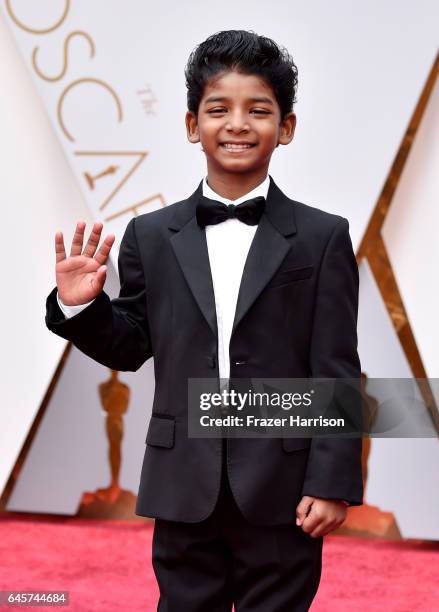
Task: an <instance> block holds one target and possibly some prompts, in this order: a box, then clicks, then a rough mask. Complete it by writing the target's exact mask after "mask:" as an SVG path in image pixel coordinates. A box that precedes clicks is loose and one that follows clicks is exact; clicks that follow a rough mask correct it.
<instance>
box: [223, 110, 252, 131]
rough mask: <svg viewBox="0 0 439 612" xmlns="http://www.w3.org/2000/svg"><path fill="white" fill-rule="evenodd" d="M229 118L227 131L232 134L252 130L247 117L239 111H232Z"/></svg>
mask: <svg viewBox="0 0 439 612" xmlns="http://www.w3.org/2000/svg"><path fill="white" fill-rule="evenodd" d="M227 118H228V121H227V124H226V129H227V130H229V131H231V132H241V131H243V130H245V131H248V130H249V129H250V128H249V125H248V120H247V117H246V116H245V115H244V113H242V112H241V111H239V110H236V111H233V112H232V111H231V112H230V113H229V114H228V117H227Z"/></svg>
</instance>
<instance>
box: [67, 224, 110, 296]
mask: <svg viewBox="0 0 439 612" xmlns="http://www.w3.org/2000/svg"><path fill="white" fill-rule="evenodd" d="M85 225H86V224H85V222H84V221H78V223H77V224H76V231H75V235H74V236H73V240H72V246H71V249H70V255H69V257H66V251H65V248H64V238H63V235H62V232H57V233H56V234H55V251H56V268H55V270H56V285H57V287H58V295H59V297H60V299H61V301H62V302H63V304H65V305H66V306H76V305H78V304H85V303H86V302H90V301H91V300H93V299H94V298H95V297H97V296H98V295H99V293H100V292H101V291H102V289H103V287H104V284H105V279H106V276H107V266H106V265H105V262H106V261H107V259H108V255H109V253H110V250H111V247H112V245H113V242H114V239H115V236H114V234H110V235H108V236H107V237H106V238H105V240H104V241H103V243H102V244H101V246H100V247H99V249H98V245H99V240H100V238H101V233H102V228H103V224H102V223H99V222H96V223H94V225H93V229H92V231H91V233H90V237H89V239H88V241H87V244H86V245H85V248H84V250H83V249H82V246H83V242H84V232H85Z"/></svg>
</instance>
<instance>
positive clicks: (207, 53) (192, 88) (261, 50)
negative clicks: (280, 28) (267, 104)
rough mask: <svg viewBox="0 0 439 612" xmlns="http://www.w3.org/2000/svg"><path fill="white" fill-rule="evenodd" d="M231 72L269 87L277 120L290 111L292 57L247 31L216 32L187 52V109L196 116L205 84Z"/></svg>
mask: <svg viewBox="0 0 439 612" xmlns="http://www.w3.org/2000/svg"><path fill="white" fill-rule="evenodd" d="M232 70H233V71H236V72H240V73H241V74H254V75H256V76H259V77H261V78H263V79H264V80H265V81H266V83H268V85H270V87H271V88H272V90H273V93H274V95H275V97H276V100H277V103H278V104H279V107H280V111H281V120H282V119H283V118H284V117H285V115H286V114H287V113H289V112H291V111H292V110H293V105H294V103H295V102H296V101H297V100H296V92H297V82H298V80H297V73H298V71H297V66H296V65H295V63H294V61H293V58H292V57H291V55H290V54H289V53H288V51H287V49H286V48H285V47H281V46H279V45H278V44H276V43H275V42H274V41H273V40H272V39H271V38H267V37H265V36H260V35H258V34H256V33H255V32H253V31H251V30H250V31H247V30H223V31H221V32H216V33H215V34H212V35H211V36H209V37H208V38H207V39H206V40H205V41H204V42H202V43H200V44H199V45H198V46H197V47H195V49H194V50H193V51H192V52H191V54H190V56H189V59H188V61H187V64H186V67H185V71H184V74H185V78H186V87H187V106H188V110H189V111H192V112H193V113H194V114H195V115H196V116H197V115H198V108H199V105H200V100H201V98H202V96H203V92H204V88H205V86H206V84H207V83H208V81H209V80H210V79H211V78H212V77H214V76H216V75H218V74H220V73H222V72H229V71H232Z"/></svg>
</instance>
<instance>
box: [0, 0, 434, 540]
mask: <svg viewBox="0 0 439 612" xmlns="http://www.w3.org/2000/svg"><path fill="white" fill-rule="evenodd" d="M232 7H233V19H232V18H231V17H230V13H231V11H230V10H228V8H232ZM1 8H2V17H3V21H2V23H1V24H0V25H1V28H2V32H1V34H2V36H1V37H0V45H1V47H0V51H1V52H2V58H3V59H2V70H3V72H4V74H3V78H2V82H3V83H7V87H6V88H3V89H4V94H3V96H2V100H1V101H0V104H1V105H2V107H1V111H2V112H0V121H1V127H2V135H3V134H4V138H2V144H1V145H0V146H1V147H2V164H1V166H2V171H3V172H4V174H5V177H4V180H2V181H1V184H0V193H1V196H2V200H4V201H8V202H14V207H12V206H9V207H5V208H4V209H5V210H7V212H6V215H7V217H6V222H7V227H8V228H11V229H14V230H15V231H9V232H7V234H6V236H4V241H3V243H2V249H4V251H3V253H2V256H3V261H5V260H7V259H5V258H7V257H8V256H9V257H10V253H11V252H14V253H16V252H17V250H16V248H15V244H16V235H17V232H21V233H20V236H21V238H22V239H24V241H25V243H26V245H28V249H20V250H19V252H18V253H17V255H16V259H15V260H14V263H16V266H15V265H14V271H9V272H8V271H7V270H6V273H5V276H4V278H5V287H7V290H8V296H9V295H10V296H12V297H11V298H10V299H9V298H8V300H2V305H1V308H2V321H3V325H4V329H3V330H2V331H3V332H4V334H3V338H4V339H5V342H4V344H3V348H2V351H3V353H2V360H4V364H2V365H3V368H2V372H5V371H8V374H9V375H8V376H7V379H6V380H5V381H4V382H3V384H4V386H5V393H4V394H3V396H4V397H6V398H7V402H6V406H7V407H6V412H5V422H6V424H7V427H6V429H2V433H1V434H0V435H1V436H2V438H1V439H0V444H1V446H2V449H3V448H5V449H6V452H5V453H4V455H3V456H2V461H1V465H0V469H1V473H0V488H1V486H2V483H3V484H4V483H5V481H6V479H7V477H8V474H9V472H10V469H11V467H12V465H13V463H14V461H15V458H16V455H17V453H18V451H19V449H20V445H21V443H22V441H23V439H24V438H25V435H26V433H27V430H28V427H29V426H30V424H31V423H32V420H33V417H34V415H35V413H36V411H37V410H38V407H39V403H40V401H41V398H42V395H43V391H44V389H45V387H46V386H47V384H48V382H49V380H50V378H51V376H52V374H53V371H54V369H55V367H56V364H57V362H58V359H59V356H60V354H61V351H62V349H63V347H64V343H62V342H61V341H60V339H59V338H56V337H54V336H53V335H52V334H50V333H49V332H47V330H46V329H45V327H44V321H43V316H44V299H45V296H46V295H47V293H48V292H49V290H50V289H51V287H52V286H53V284H54V274H53V252H52V251H53V235H54V232H55V231H56V230H57V229H62V230H63V231H64V232H65V234H66V237H67V238H68V239H70V237H71V234H72V231H73V226H74V221H75V220H77V219H78V218H85V219H86V220H88V221H91V219H92V218H93V219H100V220H103V221H104V223H105V230H104V231H106V232H114V233H116V235H117V237H118V239H120V237H121V235H122V232H123V230H124V228H125V226H126V224H127V223H128V220H129V218H130V217H131V216H132V214H133V211H134V208H135V209H136V212H137V213H139V214H141V213H143V212H148V211H149V210H153V209H154V208H156V207H158V206H162V205H166V204H169V203H172V202H173V201H176V200H179V199H182V198H183V197H186V196H187V195H189V194H190V193H191V192H192V191H193V190H194V189H195V187H196V186H197V184H198V182H199V180H200V179H201V177H202V176H203V174H204V172H205V161H204V155H203V153H202V152H201V149H200V145H199V144H198V145H195V146H194V145H190V144H189V143H188V141H187V139H186V134H185V128H184V114H185V111H186V89H185V86H184V75H183V69H184V65H185V63H186V60H187V57H188V55H189V53H190V51H191V50H192V49H193V47H194V46H195V45H196V44H197V43H199V42H201V41H202V40H203V39H204V38H206V37H207V36H208V35H209V34H211V33H213V32H215V31H218V30H221V29H231V28H233V29H239V28H242V29H252V30H254V31H256V32H258V33H261V34H265V35H267V36H270V37H272V38H274V39H275V40H276V41H278V42H279V43H281V44H284V45H285V46H287V48H288V49H289V50H290V51H291V52H292V54H293V56H294V58H295V61H296V63H297V64H298V67H299V91H298V103H297V106H296V109H295V110H296V113H297V116H298V125H297V130H296V136H295V139H294V140H293V142H292V143H291V144H290V145H289V146H288V147H279V149H278V150H276V152H275V154H274V156H273V159H272V164H271V168H270V173H271V174H272V175H273V177H274V178H275V180H276V182H277V183H278V184H279V185H280V187H281V188H282V189H284V190H285V191H286V192H287V193H288V195H290V197H292V198H294V199H298V200H301V201H303V202H305V203H307V204H311V205H313V206H318V207H319V208H322V209H325V210H328V211H331V212H335V213H338V214H342V215H343V216H346V217H347V218H348V219H349V221H350V227H351V236H352V240H353V244H354V248H356V247H357V246H358V244H359V242H360V240H361V238H362V235H363V232H364V229H365V227H366V226H367V222H368V219H369V216H370V214H371V212H372V210H373V207H374V205H375V202H376V200H377V197H378V194H379V193H380V191H381V188H382V186H383V183H384V181H385V179H386V176H387V173H388V170H389V168H390V165H391V162H392V160H393V157H394V155H395V153H396V151H397V149H398V147H399V144H400V141H401V138H402V136H403V134H404V131H405V128H406V126H407V123H408V120H409V118H410V116H411V113H412V111H413V109H414V107H415V105H416V102H417V100H418V98H419V95H420V92H421V90H422V87H423V85H424V82H425V79H426V76H427V74H428V72H429V70H430V67H431V64H432V62H433V59H434V55H435V53H436V40H437V36H436V30H437V27H436V24H437V18H438V15H439V11H438V7H437V3H435V2H433V1H430V0H421V1H420V2H417V3H412V2H397V1H396V0H392V1H388V2H386V3H382V2H379V1H377V0H369V1H368V2H366V3H355V6H354V5H353V4H352V2H350V1H348V0H337V1H335V2H332V3H327V2H325V1H324V0H317V1H315V2H313V3H303V2H298V1H294V0H290V1H288V2H287V1H277V2H273V3H271V5H270V19H269V20H267V14H266V11H267V7H266V4H265V3H262V2H259V3H255V2H254V1H253V2H248V1H244V2H240V3H235V2H230V0H225V2H223V3H222V4H221V13H220V11H215V12H214V11H209V13H208V14H206V10H207V9H206V4H205V3H204V2H199V1H195V0H189V1H187V2H184V3H175V5H173V7H172V13H171V16H170V14H169V5H166V4H163V3H162V4H155V3H154V4H153V3H145V2H140V0H136V1H132V2H130V3H128V4H127V3H124V2H121V1H120V0H118V1H116V0H106V1H105V2H104V1H103V0H95V1H94V2H93V3H89V2H86V1H85V0H76V2H74V3H69V2H67V1H66V2H63V1H59V2H54V1H53V0H41V1H39V2H38V3H29V2H26V0H10V1H9V2H6V1H3V2H2V4H1ZM249 15H251V19H249ZM188 16H189V17H190V18H188ZM5 24H6V25H7V27H8V29H9V31H10V32H11V33H12V35H13V37H14V38H15V42H16V47H14V46H13V45H12V42H11V37H10V35H9V33H8V32H7V31H5ZM182 24H184V27H182ZM3 31H4V32H3ZM3 34H4V36H3ZM17 49H18V50H19V53H20V54H21V59H20V58H19V57H18V54H17ZM25 68H26V71H25ZM41 101H42V102H43V106H44V108H45V110H46V113H47V117H48V121H47V119H46V117H45V116H44V114H43V112H42V106H41ZM429 121H433V122H436V123H434V124H435V125H436V126H437V116H436V117H433V118H432V115H430V119H429ZM53 135H56V136H57V137H58V138H57V140H55V139H54V138H53ZM19 145H20V146H19ZM61 153H63V154H64V156H65V157H62V154H61ZM425 156H426V157H428V159H429V160H430V163H431V164H432V167H433V164H436V167H437V148H436V149H434V148H433V147H431V146H430V148H427V150H425ZM65 160H67V161H68V163H69V166H70V172H69V170H68V167H67V165H66V164H65ZM421 167H424V164H422V163H421ZM41 168H43V170H41ZM407 176H408V175H407ZM418 177H419V166H418V168H417V170H415V171H412V172H411V174H410V176H409V177H408V178H407V179H406V182H405V183H401V187H400V190H401V191H400V192H399V193H398V197H399V198H400V201H403V200H404V201H405V204H404V206H405V210H407V211H409V212H408V213H407V214H408V215H412V216H413V218H414V219H415V218H416V219H418V220H419V217H420V215H422V217H425V218H426V219H428V221H427V222H426V223H425V224H423V232H424V233H418V234H416V235H414V234H412V235H411V242H410V254H411V255H410V257H409V258H407V257H406V256H405V255H406V251H405V250H404V244H406V243H405V238H404V242H403V241H402V239H401V235H400V234H398V232H399V231H405V232H407V231H408V230H407V227H412V228H413V227H414V226H413V223H411V224H409V226H407V225H405V226H404V227H405V229H404V230H399V229H395V228H396V227H398V220H399V218H401V213H400V212H397V210H399V211H400V210H401V208H398V209H396V208H395V209H394V211H392V214H393V215H394V216H393V218H392V217H390V218H389V221H388V224H386V228H385V234H386V235H385V237H386V240H388V241H389V248H390V252H391V256H392V263H393V264H394V265H395V267H396V268H397V270H398V280H400V282H401V284H402V288H403V290H404V297H405V298H407V301H408V303H409V307H410V310H409V312H410V318H411V321H412V322H416V321H424V322H425V321H427V322H429V323H430V324H431V325H432V324H433V323H434V321H433V320H432V312H433V310H432V308H431V307H428V308H426V300H425V299H414V298H413V295H414V292H413V291H411V289H410V284H409V283H410V278H411V277H410V274H412V278H413V274H414V273H413V268H411V270H412V271H411V272H410V273H406V271H407V266H408V264H407V262H408V260H410V261H411V262H412V263H413V262H414V261H418V262H419V266H420V268H421V269H422V270H424V271H425V278H427V279H428V278H432V274H433V273H434V266H435V263H436V262H437V261H439V247H438V243H437V240H434V232H435V231H436V228H437V224H436V225H435V224H434V223H433V222H432V220H433V219H436V220H437V217H433V215H434V214H435V213H434V210H433V208H434V207H433V201H434V198H435V197H436V198H437V186H436V188H435V187H434V186H433V183H432V181H428V183H427V185H426V184H425V181H419V180H417V178H418ZM73 179H76V180H73ZM415 181H417V182H416V183H415ZM413 189H415V190H416V195H415V196H414V195H413ZM410 190H412V191H410ZM404 192H405V193H407V192H408V193H410V196H409V197H407V198H405V199H404V196H403V193H404ZM421 200H422V209H421V208H419V203H420V202H421ZM84 202H86V203H87V205H88V209H89V211H90V212H86V211H85V209H84V205H83V203H84ZM17 209H18V210H19V211H20V212H19V214H17ZM421 211H422V212H421ZM430 215H431V219H430ZM405 218H407V216H406V217H405ZM436 223H437V221H436ZM23 226H25V227H26V229H23ZM425 232H427V233H425ZM426 239H427V241H428V243H429V245H430V248H429V250H428V260H426V256H427V254H426V252H425V242H426ZM422 245H424V246H423V247H422V248H421V246H422ZM117 248H118V244H116V248H115V249H114V253H113V255H114V257H117ZM29 249H31V250H32V254H33V255H32V266H33V268H34V271H32V273H31V274H30V273H29V271H28V265H29ZM404 253H405V255H404ZM363 277H364V273H363V271H362V278H363ZM368 287H369V288H370V291H368V290H367V288H368ZM372 287H373V284H370V283H369V284H367V283H365V285H364V289H362V293H361V300H362V308H363V311H364V310H365V309H366V311H367V309H368V307H369V304H372V300H375V299H378V300H379V299H380V298H379V296H378V297H377V296H374V295H373V289H372ZM423 287H424V290H425V281H424V285H423ZM11 289H12V291H11ZM417 290H418V287H417ZM23 294H25V295H26V304H25V305H24V303H23V302H22V301H21V302H20V301H19V299H20V298H21V296H22V295H23ZM424 295H425V293H424ZM428 295H430V294H428ZM435 299H437V295H436V297H435ZM11 303H13V304H14V306H13V308H12V309H11ZM436 311H437V308H436ZM17 329H20V341H19V343H18V345H17V334H16V330H17ZM419 329H420V330H421V331H420V332H418V333H417V332H416V329H415V335H416V337H417V340H418V343H419V344H420V350H421V354H422V355H423V357H424V359H425V360H426V361H428V364H426V365H427V366H428V373H429V375H430V376H438V366H437V364H438V352H437V351H438V349H437V342H436V346H435V345H434V343H432V342H431V340H430V338H431V335H432V334H431V332H430V334H429V333H428V329H431V328H430V326H429V325H428V324H427V325H424V326H422V325H421V326H420V328H419ZM359 331H360V349H361V347H362V346H365V347H366V345H369V346H370V351H368V350H367V349H366V348H364V349H363V350H360V357H361V361H362V364H363V367H364V369H365V370H366V371H369V372H371V370H372V369H373V368H374V364H375V361H376V356H377V350H378V348H379V352H380V354H381V355H385V356H387V359H388V362H389V360H391V359H392V358H393V353H392V350H391V344H392V343H388V344H384V345H383V344H382V343H380V344H379V347H378V340H379V339H380V338H382V335H381V331H382V330H381V329H379V328H377V327H373V328H370V327H366V328H363V327H360V328H359ZM389 333H390V334H392V333H393V330H391V329H389ZM365 334H367V335H368V336H370V335H371V334H374V335H375V336H376V338H377V342H376V343H372V345H371V344H370V343H365V342H364V341H362V338H365ZM394 369H395V370H397V371H398V372H399V374H394V375H396V376H397V375H400V376H405V375H406V373H405V372H406V370H405V369H404V367H403V365H401V368H400V369H398V368H394ZM78 374H79V373H78ZM75 375H77V374H75V372H74V371H71V372H70V376H71V377H72V379H74V377H75ZM370 375H373V374H370ZM375 375H376V374H375ZM380 375H381V376H385V375H387V374H384V373H383V374H380ZM23 376H26V380H27V382H26V388H24V384H23ZM136 376H142V377H143V378H142V380H143V381H147V383H148V389H149V391H151V389H150V384H151V383H150V379H149V378H148V377H146V378H145V373H142V371H140V372H138V373H137V374H136ZM68 388H70V385H66V393H67V389H68ZM58 401H63V400H62V396H59V397H58ZM65 401H67V395H66V399H65ZM93 401H94V402H95V403H96V406H94V405H93ZM98 407H99V406H98V405H97V400H96V399H95V400H90V407H89V410H94V409H96V410H97V409H98ZM52 408H53V407H52V406H50V409H52ZM148 410H149V407H148V406H145V413H146V414H147V413H148ZM47 418H50V410H49V413H48V416H47ZM139 427H142V428H145V427H146V425H145V422H144V421H143V418H142V422H141V423H139ZM145 431H146V429H145ZM32 452H38V449H37V446H35V448H34V449H33V451H32ZM136 452H138V451H136ZM432 453H433V455H430V456H429V458H427V460H428V461H430V465H431V461H432V460H437V457H436V455H435V454H434V453H435V451H434V450H433V451H432ZM28 461H31V459H30V458H29V460H28ZM428 461H427V464H425V466H424V467H425V469H426V470H427V475H428V473H429V472H428ZM31 464H32V463H29V464H28V465H31ZM421 467H422V466H421ZM380 474H381V473H380V469H379V464H378V466H377V467H376V468H374V470H373V471H371V473H370V477H369V481H370V485H369V486H370V487H371V489H372V483H373V482H374V481H375V482H378V483H379V482H381V480H380V478H381V476H380ZM40 477H41V478H44V477H45V476H44V473H42V474H40ZM427 480H428V479H427ZM97 484H101V483H100V482H99V483H97ZM427 486H429V487H431V486H432V483H431V481H428V482H427ZM368 490H369V489H368ZM378 491H381V488H380V486H378ZM22 492H24V493H23V495H24V497H23V496H22V497H21V501H20V502H19V504H21V508H23V509H25V508H29V507H30V505H31V498H30V497H29V496H27V497H26V488H25V487H24V488H22ZM421 492H422V491H418V492H417V494H419V493H421ZM379 498H380V494H378V495H377V499H375V502H376V503H377V504H378V505H379V504H380V499H379ZM381 501H382V502H383V504H384V507H383V509H385V510H392V511H395V508H393V507H392V508H389V507H385V504H386V503H387V500H386V499H384V498H383V499H382V500H381ZM39 508H41V505H39ZM49 509H50V507H49V508H46V510H49ZM65 511H66V512H67V511H68V510H65ZM72 511H73V510H72ZM414 520H415V518H414ZM416 521H417V518H416ZM430 533H431V532H430Z"/></svg>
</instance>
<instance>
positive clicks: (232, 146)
mask: <svg viewBox="0 0 439 612" xmlns="http://www.w3.org/2000/svg"><path fill="white" fill-rule="evenodd" d="M222 146H223V147H224V148H226V149H232V150H233V149H235V150H238V151H239V150H241V149H250V147H251V146H252V145H250V144H230V143H228V142H226V143H224V144H223V145H222Z"/></svg>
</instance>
